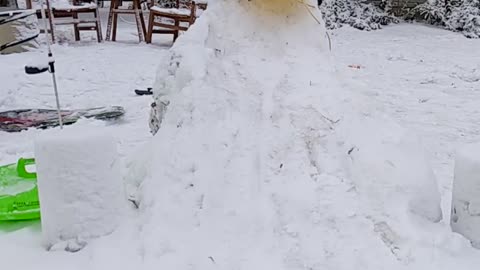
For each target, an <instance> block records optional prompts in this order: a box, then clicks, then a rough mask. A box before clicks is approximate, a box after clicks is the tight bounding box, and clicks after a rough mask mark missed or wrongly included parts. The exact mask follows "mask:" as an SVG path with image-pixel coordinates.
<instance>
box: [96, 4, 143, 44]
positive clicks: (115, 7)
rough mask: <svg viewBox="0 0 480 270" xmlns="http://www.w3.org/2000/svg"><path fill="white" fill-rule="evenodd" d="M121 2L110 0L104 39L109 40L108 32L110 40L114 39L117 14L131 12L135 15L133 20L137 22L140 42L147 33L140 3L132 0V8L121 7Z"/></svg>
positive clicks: (115, 36)
mask: <svg viewBox="0 0 480 270" xmlns="http://www.w3.org/2000/svg"><path fill="white" fill-rule="evenodd" d="M121 2H122V1H121V0H112V2H111V4H110V14H109V15H108V24H107V36H106V38H105V40H110V34H111V36H112V41H115V40H116V38H117V20H118V14H133V15H135V21H136V23H137V31H138V39H139V41H140V42H142V41H143V39H144V37H145V36H146V35H147V30H146V27H145V20H144V18H143V12H142V7H141V4H142V3H141V2H140V0H133V9H121V8H120V6H121ZM112 28H113V29H112Z"/></svg>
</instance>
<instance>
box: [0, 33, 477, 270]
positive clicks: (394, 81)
mask: <svg viewBox="0 0 480 270" xmlns="http://www.w3.org/2000/svg"><path fill="white" fill-rule="evenodd" d="M123 26H124V27H123V28H122V27H120V28H119V30H120V31H121V32H120V33H121V34H120V35H119V40H121V39H122V37H124V40H125V42H117V43H104V44H100V45H98V44H96V43H95V42H84V43H81V44H75V43H73V44H70V45H56V46H54V48H53V49H54V53H55V57H56V60H57V75H58V78H59V87H60V95H61V100H62V105H63V107H65V108H72V109H73V108H82V107H91V106H98V105H121V106H124V107H125V108H126V110H127V115H126V116H125V118H124V120H121V121H119V122H118V123H113V124H105V123H104V122H99V121H81V122H80V123H78V125H77V126H78V128H79V129H82V128H84V129H92V128H106V129H109V130H111V132H112V133H113V134H114V135H115V136H116V137H117V138H118V140H119V149H120V153H121V155H122V157H125V156H127V155H129V154H130V153H131V152H132V151H134V149H135V148H136V146H139V145H141V144H142V143H144V142H146V141H147V139H148V138H149V137H150V134H149V132H148V123H147V119H148V112H149V104H150V102H151V99H150V98H149V97H137V96H135V95H134V94H133V89H134V88H136V87H142V88H143V87H147V86H150V85H152V84H153V80H154V76H155V71H156V68H157V65H158V62H159V59H161V58H162V56H163V54H164V53H165V52H166V50H165V46H163V44H168V42H164V43H163V44H156V45H145V44H142V45H137V44H135V41H136V37H135V36H134V35H133V33H134V31H135V30H134V28H133V26H131V25H128V24H123ZM104 29H105V28H104ZM332 39H333V52H334V54H335V56H336V57H337V59H338V61H337V62H336V64H337V69H338V70H340V71H342V72H344V76H345V80H349V81H351V82H352V84H354V85H357V86H358V89H354V91H357V92H358V93H359V94H361V95H362V96H364V97H367V98H368V99H369V100H370V103H369V104H370V105H371V106H373V107H372V108H369V109H370V110H371V111H376V112H383V113H385V114H386V115H388V116H391V117H393V118H394V119H396V120H397V121H398V122H400V123H401V124H402V125H404V126H406V127H409V128H411V129H413V130H414V131H415V132H416V133H417V134H418V135H420V137H421V139H422V140H423V143H424V145H425V146H426V149H427V151H428V154H429V157H430V161H431V162H432V164H433V168H434V170H435V174H436V176H437V179H438V180H439V183H440V185H441V192H442V195H443V196H442V198H443V212H444V218H447V219H448V217H449V203H450V196H449V193H450V188H451V181H452V172H453V151H454V148H455V146H456V145H457V144H458V143H461V142H469V141H476V140H478V139H479V138H478V136H479V135H478V134H479V130H478V127H476V123H477V121H476V120H477V118H479V117H478V116H477V115H476V113H477V112H478V109H477V106H475V103H476V99H477V98H478V96H479V94H478V91H479V90H480V73H479V70H480V66H479V63H477V62H478V61H477V62H475V58H473V56H474V55H475V53H474V52H475V49H477V48H478V46H479V45H480V41H478V40H467V39H465V38H464V37H463V36H461V35H459V34H455V33H451V32H448V31H442V30H438V29H433V28H429V27H425V26H420V25H406V24H401V25H397V26H392V27H387V28H385V29H384V30H381V31H376V32H369V33H366V32H360V31H356V30H352V29H349V28H344V29H340V30H338V31H337V32H335V33H334V35H332ZM38 54H40V52H31V53H25V54H18V55H8V56H0V69H1V70H2V73H1V74H0V76H1V77H0V81H1V82H2V88H1V89H0V97H1V98H0V109H1V110H7V109H15V108H26V107H27V108H28V107H53V105H54V98H53V95H52V90H51V87H50V77H49V75H48V74H43V75H38V76H33V77H32V76H26V75H24V73H23V65H24V64H25V63H28V61H30V59H31V57H34V56H36V55H38ZM321 64H322V63H319V65H321ZM351 64H353V65H360V66H361V67H360V69H354V68H350V67H348V65H351ZM266 109H267V110H268V109H269V108H266ZM186 124H187V125H188V123H186ZM40 132H41V131H37V130H29V131H26V132H22V133H17V134H7V133H0V153H1V154H0V163H2V164H4V163H8V162H14V161H15V160H16V159H17V158H18V157H21V156H31V155H32V153H33V143H32V139H33V138H34V137H35V136H36V135H38V134H39V133H40ZM244 142H245V143H248V140H247V141H244ZM292 147H293V146H292ZM324 180H325V179H324ZM331 185H332V183H331V182H328V181H327V182H325V186H324V187H323V188H324V189H325V195H326V201H325V205H324V208H321V209H319V210H320V212H319V213H318V214H319V216H318V217H317V218H319V219H326V220H327V222H326V225H325V224H323V223H322V221H320V223H321V224H323V225H324V226H327V228H330V229H331V230H332V235H333V236H337V235H340V236H343V237H345V239H355V241H354V240H352V241H354V242H348V241H342V242H340V241H339V242H336V240H337V239H336V238H335V237H333V236H332V237H330V238H329V237H328V236H325V243H323V244H324V246H326V247H327V248H325V249H324V250H321V251H320V253H321V258H323V259H324V261H325V264H324V265H313V266H311V268H310V269H355V266H356V267H359V268H361V269H375V270H376V269H384V267H385V268H389V269H403V268H401V267H405V268H404V269H452V268H454V267H455V268H456V269H461V270H470V269H475V267H476V265H479V263H480V259H478V258H479V257H480V256H479V255H480V254H479V252H477V251H475V250H473V249H471V248H469V247H468V243H466V242H465V241H463V240H462V238H461V237H459V236H456V235H453V234H450V233H449V232H448V227H447V226H446V225H445V224H439V225H432V224H425V225H424V226H425V231H421V232H410V231H408V230H406V231H405V232H401V233H400V234H401V237H400V238H401V239H397V238H396V237H395V235H394V233H393V232H392V231H390V229H389V228H388V226H386V227H385V226H383V223H381V222H379V223H375V227H374V226H371V224H370V225H369V224H362V225H363V226H362V227H361V228H356V227H354V226H352V225H349V223H348V220H350V219H351V220H354V219H355V220H357V218H356V217H355V215H356V214H361V211H360V212H358V213H355V211H354V210H352V214H351V216H349V217H344V218H343V219H341V220H335V219H334V217H331V216H323V215H322V212H321V211H331V210H332V209H334V210H337V211H339V212H342V211H343V212H344V210H342V209H341V208H353V209H357V208H358V206H356V205H335V201H336V200H338V199H339V197H336V196H342V198H341V201H342V202H349V203H351V204H355V203H358V201H355V200H354V196H353V197H352V195H351V194H347V192H345V194H340V193H331V194H328V195H327V193H329V191H338V188H337V187H335V186H331ZM346 187H348V185H346ZM225 188H228V187H225ZM232 192H233V191H232ZM360 208H361V207H360ZM347 212H348V211H347ZM128 215H130V216H131V217H132V218H131V219H129V221H125V224H124V226H122V227H121V228H120V229H119V230H118V231H117V232H116V233H114V234H113V235H111V236H108V237H105V238H103V239H100V240H98V241H95V242H94V243H92V244H91V245H89V246H88V247H87V248H86V249H84V250H82V251H81V252H79V253H75V254H69V253H65V252H53V253H46V251H44V250H43V249H42V248H41V247H40V245H39V243H40V233H39V225H38V224H32V223H23V224H11V223H10V224H3V225H1V226H0V259H1V260H2V266H8V267H16V268H17V269H38V268H41V269H60V268H63V269H108V268H117V269H137V268H138V266H139V264H140V263H141V262H142V261H143V262H145V256H148V255H150V256H152V254H151V253H156V252H158V253H161V252H168V250H166V249H168V247H163V246H161V245H162V243H156V241H155V239H148V236H149V235H148V231H147V232H142V231H141V230H142V229H144V228H143V226H138V224H136V222H135V221H134V220H136V219H135V217H136V215H137V214H136V212H135V211H131V213H129V214H128ZM142 218H143V219H147V220H148V217H145V216H143V217H142ZM284 218H285V219H288V218H292V217H284ZM336 221H337V222H340V223H338V224H336V223H335V222H336ZM158 222H161V221H158ZM418 222H419V223H421V222H423V221H418ZM443 223H448V222H445V221H444V222H443ZM421 224H422V223H421ZM212 225H215V224H212ZM137 226H138V227H137ZM293 226H295V224H293ZM370 227H371V229H372V232H370V233H369V234H365V235H360V236H359V235H357V234H358V232H359V231H360V230H365V229H368V228H370ZM147 229H148V228H147ZM151 229H152V228H150V230H151ZM357 229H358V231H357ZM286 230H287V231H288V230H292V231H295V227H293V228H291V229H289V228H286ZM338 230H341V233H339V232H338ZM374 232H375V233H374ZM432 232H433V233H432ZM324 233H326V234H328V233H329V232H328V230H327V231H325V232H324ZM409 233H412V235H408V234H409ZM374 235H378V238H374V237H375V236H374ZM363 237H364V238H363ZM405 237H406V238H405ZM362 239H364V241H360V240H362ZM392 239H397V240H398V242H394V243H390V242H389V241H391V240H392ZM189 240H191V239H185V241H186V242H188V241H189ZM357 240H359V241H357ZM382 240H383V241H382ZM144 242H148V244H145V243H144ZM362 242H363V244H362ZM345 243H349V244H352V246H348V245H347V246H345V247H342V246H341V245H344V244H345ZM383 243H385V246H383ZM312 244H313V243H312ZM187 245H188V243H187ZM196 245H199V244H198V243H197V244H196ZM354 245H358V246H354ZM362 245H363V246H362ZM370 245H372V250H379V248H380V250H381V248H382V247H383V248H384V250H381V253H379V254H381V257H382V258H384V257H388V256H391V257H390V259H388V260H384V259H382V260H380V259H379V260H378V261H377V262H372V261H375V256H372V254H371V253H369V252H366V251H365V250H368V249H369V248H370ZM200 246H201V244H200ZM148 248H151V250H149V249H148ZM162 248H163V249H162ZM260 248H262V247H260ZM332 251H335V252H332ZM199 253H200V252H199ZM201 253H202V254H203V253H204V252H203V251H202V252H201ZM346 254H351V256H350V257H346V256H344V255H346ZM366 254H367V255H366ZM155 255H156V254H153V256H155ZM356 255H357V256H359V257H361V258H363V259H364V260H368V261H362V260H358V259H357V258H356ZM244 256H245V254H244ZM379 256H380V255H379ZM150 258H151V257H150ZM147 259H148V258H147ZM211 260H213V258H212V259H211ZM259 260H261V258H259ZM312 260H313V261H315V259H312ZM147 261H148V260H147ZM153 262H154V261H153ZM305 263H308V262H305ZM147 265H148V264H147ZM266 265H268V264H266ZM387 265H388V266H387ZM307 266H309V265H307ZM218 269H221V268H220V266H219V267H218ZM357 269H358V268H357Z"/></svg>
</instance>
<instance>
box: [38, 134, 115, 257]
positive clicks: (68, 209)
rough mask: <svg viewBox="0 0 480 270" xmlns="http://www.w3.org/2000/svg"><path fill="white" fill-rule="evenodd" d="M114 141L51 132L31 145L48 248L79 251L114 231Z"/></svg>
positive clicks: (97, 137) (44, 240)
mask: <svg viewBox="0 0 480 270" xmlns="http://www.w3.org/2000/svg"><path fill="white" fill-rule="evenodd" d="M116 159H117V149H116V142H115V140H114V139H113V137H111V136H109V135H107V134H105V133H103V132H100V131H89V132H84V131H82V132H79V130H78V129H75V128H70V127H69V128H65V129H63V130H51V131H47V132H46V133H45V134H43V135H41V136H39V137H38V138H37V139H36V141H35V160H36V167H37V175H38V190H39V199H40V210H41V216H42V234H43V242H44V244H45V246H46V247H47V249H49V250H50V249H54V250H56V249H65V250H68V251H74V252H75V251H78V250H79V249H81V248H83V247H84V246H85V245H86V244H87V243H88V241H89V240H90V239H92V238H96V237H100V236H104V235H107V234H109V233H111V232H113V230H115V229H116V227H117V225H118V223H119V220H120V213H121V208H122V206H123V205H122V203H121V202H122V201H121V200H122V194H123V188H122V183H121V181H120V179H119V177H118V175H119V174H118V173H117V169H118V168H116V167H115V166H114V165H115V164H116V163H115V162H116Z"/></svg>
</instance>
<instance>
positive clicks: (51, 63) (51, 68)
mask: <svg viewBox="0 0 480 270" xmlns="http://www.w3.org/2000/svg"><path fill="white" fill-rule="evenodd" d="M43 1H44V0H40V7H41V13H42V20H43V27H44V31H45V36H46V37H47V38H46V40H47V49H48V66H49V72H50V73H51V74H52V81H53V90H54V91H55V101H56V103H57V113H58V122H59V124H60V129H63V120H62V114H61V112H60V99H59V97H58V88H57V78H56V77H55V59H53V54H52V49H51V48H50V39H49V37H48V25H47V16H46V15H45V7H44V2H43ZM46 1H48V0H46ZM49 16H51V13H50V14H49ZM51 31H53V29H51Z"/></svg>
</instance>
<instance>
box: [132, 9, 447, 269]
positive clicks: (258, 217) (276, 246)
mask: <svg viewBox="0 0 480 270" xmlns="http://www.w3.org/2000/svg"><path fill="white" fill-rule="evenodd" d="M307 4H311V6H312V7H308V6H305V5H304V4H303V3H301V1H296V0H291V1H288V0H283V1H282V0H279V1H259V0H256V1H255V0H252V1H247V0H245V1H221V0H219V1H210V3H209V7H208V9H207V11H206V12H205V13H204V14H203V15H202V16H201V17H200V19H199V20H198V21H197V22H196V23H195V25H193V27H192V28H191V29H190V30H189V31H188V32H187V33H186V34H185V35H183V36H181V37H180V38H179V39H178V41H177V42H176V43H175V45H174V46H173V48H172V49H171V50H170V52H169V54H168V56H167V57H166V58H165V59H163V60H162V61H161V63H162V64H161V65H160V66H159V69H158V75H157V80H156V83H155V86H154V92H155V93H154V98H155V101H156V103H157V109H156V110H154V111H155V114H154V115H158V116H161V117H162V123H161V127H160V129H159V130H158V133H157V134H156V135H155V137H154V138H153V140H152V142H151V144H150V145H149V146H150V147H149V151H147V152H148V154H145V155H148V157H147V158H143V159H142V160H148V161H149V162H147V163H141V162H139V163H136V164H135V163H134V164H131V165H129V166H130V167H131V168H132V169H131V173H130V174H129V175H128V176H127V181H130V182H134V181H135V182H137V184H138V185H139V192H138V200H139V201H140V208H141V211H142V217H143V219H142V221H141V225H140V230H141V232H142V235H143V239H141V242H142V246H141V247H140V249H139V250H140V251H141V255H142V258H144V262H145V264H146V266H147V267H146V268H147V269H148V268H150V267H151V268H152V269H153V268H159V267H160V268H175V269H211V268H212V267H217V268H218V269H232V268H233V269H305V268H307V269H308V268H311V269H340V270H341V269H358V268H362V269H386V268H388V269H396V265H397V264H399V262H398V261H397V260H396V259H395V258H394V257H393V256H392V254H391V250H390V247H388V246H386V244H385V243H384V242H383V241H382V239H381V237H379V236H378V235H377V234H376V233H375V232H374V231H373V229H372V227H373V226H372V225H374V224H372V222H376V221H372V219H371V218H366V216H367V215H381V214H384V213H387V212H388V211H387V210H386V208H385V207H383V204H381V201H380V200H381V199H383V198H384V197H375V198H370V200H371V201H372V202H368V203H367V204H366V205H363V204H361V202H363V201H362V200H361V197H365V198H368V197H370V196H369V195H370V193H368V189H364V188H362V189H360V190H359V191H356V186H357V183H361V182H362V181H364V183H363V185H362V187H365V186H368V181H370V179H369V178H367V177H364V176H365V175H363V174H361V173H357V172H356V171H355V170H352V172H353V174H354V175H353V176H352V175H350V169H349V166H347V164H348V163H349V162H350V157H349V156H348V154H347V152H348V150H349V147H350V146H351V145H352V144H354V143H356V141H355V139H356V138H352V137H353V136H351V135H350V133H348V132H349V131H351V130H349V127H350V126H351V124H352V123H357V122H358V121H363V120H364V119H363V118H364V116H363V115H361V114H360V113H359V112H358V111H356V109H357V107H356V106H355V102H354V100H355V98H356V97H355V95H354V94H352V92H349V91H345V89H342V88H341V87H340V86H339V84H338V81H337V74H336V72H335V69H334V65H333V61H332V59H331V57H330V55H329V51H328V40H327V38H326V35H325V29H324V27H323V25H321V24H319V23H318V22H317V20H316V19H315V18H313V17H312V14H313V16H314V17H316V18H317V19H319V21H320V22H321V16H320V14H319V12H318V10H317V9H316V7H315V3H314V2H313V1H312V2H311V3H310V2H308V3H307ZM309 9H310V10H309ZM310 12H312V14H310ZM362 102H363V101H362ZM162 104H163V105H162ZM355 127H357V126H355ZM354 131H357V130H354ZM371 132H372V133H373V132H375V130H371ZM353 134H355V133H353ZM362 139H365V138H362ZM380 149H381V148H380ZM379 155H381V156H382V157H385V156H384V155H382V152H379ZM379 166H381V167H383V166H385V164H384V163H381V164H379ZM382 177H383V176H382ZM353 179H354V180H355V181H353ZM388 180H391V179H384V181H388ZM394 180H398V179H397V178H395V179H394ZM417 180H418V181H422V179H421V178H419V179H417ZM430 180H432V179H428V181H430ZM379 181H381V180H379ZM392 181H393V180H392ZM428 181H426V182H428ZM433 182H434V179H433ZM407 183H411V182H407ZM428 183H429V182H428ZM394 184H396V185H398V186H401V183H394ZM392 185H393V184H392ZM418 185H421V184H418ZM430 188H433V189H434V190H433V193H434V192H435V190H436V186H435V183H434V184H433V186H430ZM409 190H411V189H409ZM378 192H381V191H378ZM437 192H438V191H437ZM399 197H400V198H399V200H401V201H402V202H404V204H403V205H406V206H405V207H404V208H401V210H403V211H404V213H406V212H408V206H407V205H408V200H409V197H408V196H407V195H405V194H402V196H399ZM427 198H431V197H429V196H427ZM433 198H434V200H437V199H438V200H439V198H438V197H437V198H435V196H433ZM369 203H371V204H373V205H375V206H379V208H380V209H379V210H378V212H373V213H372V211H373V210H370V208H369ZM428 205H434V207H432V208H431V209H434V210H431V209H429V210H431V211H433V212H434V211H436V210H438V208H436V207H438V204H436V205H435V203H432V204H428ZM427 208H428V207H427ZM395 210H397V209H395ZM375 211H377V210H375ZM436 218H438V216H437V217H436ZM387 221H388V220H387Z"/></svg>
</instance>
